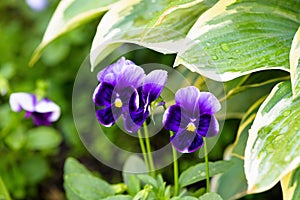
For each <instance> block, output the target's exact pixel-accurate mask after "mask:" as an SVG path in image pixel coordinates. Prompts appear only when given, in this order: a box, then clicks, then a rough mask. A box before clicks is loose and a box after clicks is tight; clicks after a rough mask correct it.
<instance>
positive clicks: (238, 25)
mask: <svg viewBox="0 0 300 200" xmlns="http://www.w3.org/2000/svg"><path fill="white" fill-rule="evenodd" d="M299 9H300V1H299V0H287V1H277V0H260V1H252V0H239V1H236V0H220V1H219V2H218V3H217V4H215V6H213V7H212V8H211V9H209V10H208V11H206V12H205V13H204V14H203V15H201V16H200V17H199V19H198V21H197V22H196V23H195V24H194V26H193V27H192V28H191V30H190V31H189V33H188V35H187V37H188V38H190V39H192V40H194V41H195V42H194V43H193V44H191V45H190V46H189V47H188V49H187V50H186V51H185V52H184V53H182V54H178V56H177V59H176V61H175V66H177V65H179V64H183V65H184V66H186V67H188V68H189V69H191V70H192V71H196V72H198V73H200V74H202V75H204V76H207V77H209V78H211V79H214V80H222V81H227V80H231V79H234V78H236V77H239V76H241V75H244V74H249V73H251V72H254V71H259V70H265V69H275V68H276V69H283V70H286V71H289V51H290V46H291V43H292V39H293V36H294V34H295V32H296V30H297V28H298V27H299V23H300V13H299Z"/></svg>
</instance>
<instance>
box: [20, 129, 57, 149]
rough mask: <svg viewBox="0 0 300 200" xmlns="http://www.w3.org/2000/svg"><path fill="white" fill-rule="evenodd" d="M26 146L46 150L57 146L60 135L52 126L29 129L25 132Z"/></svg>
mask: <svg viewBox="0 0 300 200" xmlns="http://www.w3.org/2000/svg"><path fill="white" fill-rule="evenodd" d="M26 134H27V144H26V147H27V148H28V149H32V150H46V149H52V148H55V147H58V145H59V144H60V143H61V141H62V137H61V135H60V134H59V132H57V131H56V130H55V129H54V128H51V127H43V126H41V127H37V128H33V129H30V130H29V131H28V132H27V133H26Z"/></svg>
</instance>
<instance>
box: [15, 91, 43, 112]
mask: <svg viewBox="0 0 300 200" xmlns="http://www.w3.org/2000/svg"><path fill="white" fill-rule="evenodd" d="M36 103H37V100H36V97H35V96H34V95H33V94H28V93H24V92H18V93H12V94H11V95H10V98H9V104H10V107H11V109H12V110H13V111H15V112H20V111H21V110H25V111H29V112H34V111H35V106H36Z"/></svg>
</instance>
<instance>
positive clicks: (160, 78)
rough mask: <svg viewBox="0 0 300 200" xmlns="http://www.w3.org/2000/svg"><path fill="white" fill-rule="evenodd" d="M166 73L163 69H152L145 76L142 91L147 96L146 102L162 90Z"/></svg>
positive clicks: (165, 80) (149, 101)
mask: <svg viewBox="0 0 300 200" xmlns="http://www.w3.org/2000/svg"><path fill="white" fill-rule="evenodd" d="M167 77H168V73H167V71H165V70H154V71H152V72H150V73H149V74H148V75H147V76H146V77H145V82H144V85H143V92H144V94H145V95H146V96H147V98H148V104H150V103H151V102H153V101H154V100H155V99H157V98H158V97H159V95H160V93H161V92H162V90H163V88H164V86H165V84H166V82H167Z"/></svg>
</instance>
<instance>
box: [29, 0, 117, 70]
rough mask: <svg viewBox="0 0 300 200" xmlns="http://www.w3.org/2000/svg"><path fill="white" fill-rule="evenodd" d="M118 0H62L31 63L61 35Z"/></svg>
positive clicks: (99, 13)
mask: <svg viewBox="0 0 300 200" xmlns="http://www.w3.org/2000/svg"><path fill="white" fill-rule="evenodd" d="M115 2H117V0H105V1H98V0H89V1H85V0H64V1H60V3H59V5H58V6H57V8H56V10H55V12H54V14H53V15H52V18H51V20H50V22H49V24H48V27H47V30H46V32H45V34H44V37H43V40H42V42H41V43H40V45H39V46H38V47H37V49H36V50H35V52H34V54H33V56H32V58H31V61H30V65H34V63H35V62H36V61H37V60H38V59H39V57H40V55H41V53H42V51H43V50H44V49H45V47H46V46H47V45H48V44H49V43H51V42H52V41H53V40H55V39H56V38H58V37H59V36H61V35H63V34H64V33H67V32H69V31H71V30H73V29H74V28H76V27H78V26H80V25H82V24H84V23H86V22H88V21H89V20H91V19H93V18H95V17H97V16H99V15H101V14H102V13H103V12H104V11H106V10H108V9H109V8H110V7H111V6H112V5H113V3H115Z"/></svg>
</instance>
